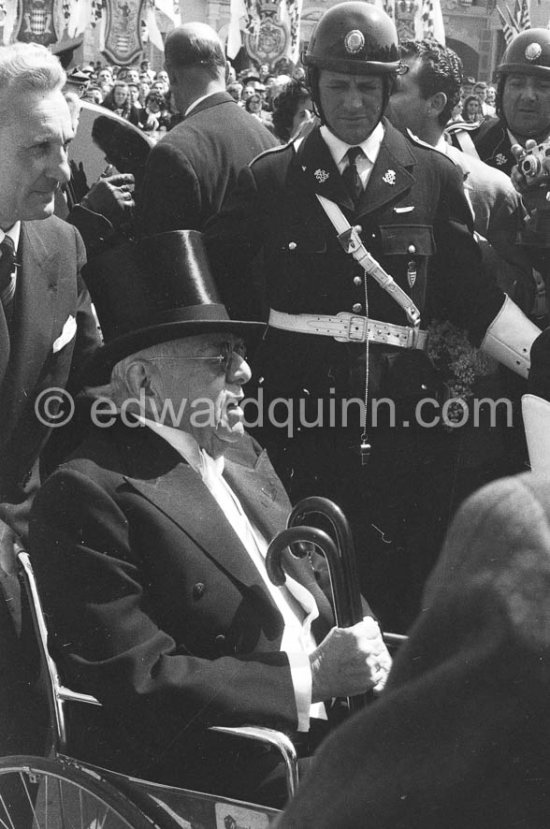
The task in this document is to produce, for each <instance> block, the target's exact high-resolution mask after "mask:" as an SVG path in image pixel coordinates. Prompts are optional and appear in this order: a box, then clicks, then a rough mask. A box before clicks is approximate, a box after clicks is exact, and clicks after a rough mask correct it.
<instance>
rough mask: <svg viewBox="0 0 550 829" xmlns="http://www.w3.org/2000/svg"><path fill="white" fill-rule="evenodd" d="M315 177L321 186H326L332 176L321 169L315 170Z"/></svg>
mask: <svg viewBox="0 0 550 829" xmlns="http://www.w3.org/2000/svg"><path fill="white" fill-rule="evenodd" d="M313 175H314V176H315V178H316V179H317V181H318V182H319V184H324V183H325V181H326V180H327V178H328V177H329V175H330V174H329V173H327V171H326V170H321V169H319V170H315V172H314V173H313Z"/></svg>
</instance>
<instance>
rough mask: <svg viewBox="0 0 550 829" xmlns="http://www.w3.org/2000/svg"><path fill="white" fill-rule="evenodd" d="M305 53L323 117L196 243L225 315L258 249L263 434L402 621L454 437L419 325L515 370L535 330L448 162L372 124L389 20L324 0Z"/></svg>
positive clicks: (285, 472) (260, 165) (443, 501)
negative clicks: (323, 505) (339, 528)
mask: <svg viewBox="0 0 550 829" xmlns="http://www.w3.org/2000/svg"><path fill="white" fill-rule="evenodd" d="M305 60H306V63H307V65H308V71H309V84H310V87H311V89H312V97H313V101H314V103H315V106H316V108H317V111H318V113H319V115H320V117H321V121H322V126H321V127H320V128H316V129H314V130H313V131H312V132H311V133H310V134H309V135H308V136H307V137H306V138H305V139H304V140H303V142H302V143H301V144H300V145H299V146H297V147H296V146H292V145H290V146H287V147H282V148H280V149H278V150H274V151H271V152H268V153H264V154H263V155H262V156H260V157H259V158H258V159H256V160H255V161H254V162H253V163H252V164H251V165H250V167H247V168H244V170H243V171H242V172H241V175H240V179H239V184H238V185H237V187H236V188H235V190H234V191H233V193H232V194H231V195H230V196H229V198H228V200H227V202H226V203H225V205H224V207H223V208H222V210H221V212H220V213H219V214H218V216H217V217H215V218H214V219H213V220H212V221H211V223H210V224H209V226H208V227H207V230H206V231H205V236H206V242H207V246H208V250H209V254H210V256H211V262H212V263H213V269H214V273H215V274H216V276H217V279H218V282H219V285H220V288H221V291H222V295H223V297H224V300H225V302H226V304H228V306H229V307H230V309H232V311H233V312H234V313H237V314H238V311H239V306H238V305H235V302H234V300H235V296H237V295H239V296H241V295H245V294H246V290H245V289H243V288H242V281H243V275H246V267H247V264H248V262H249V261H250V259H251V257H253V256H255V255H256V254H257V253H258V251H262V252H263V256H264V261H265V268H264V273H265V281H266V283H267V292H268V297H269V304H270V306H271V311H270V318H269V323H270V324H269V327H268V330H267V333H266V335H265V337H264V339H263V340H262V343H261V345H260V347H259V349H258V351H257V353H256V355H255V363H253V367H254V373H255V377H256V382H257V384H258V386H259V389H260V391H261V395H262V396H263V401H264V410H263V411H264V419H263V424H264V427H265V428H264V429H263V431H262V433H261V441H262V443H264V445H266V447H267V449H268V451H269V452H270V457H271V459H272V461H273V462H274V465H275V468H276V469H277V471H278V473H279V474H280V475H281V478H282V480H283V482H284V483H285V485H288V486H289V487H290V488H291V489H290V491H291V498H293V499H297V498H300V497H303V496H305V495H310V494H315V493H316V494H320V493H322V494H323V495H326V496H327V497H329V498H332V499H333V500H335V501H336V502H338V503H339V504H340V505H341V506H342V508H343V509H344V511H345V512H346V513H347V514H348V516H349V518H350V520H351V521H352V526H353V528H354V531H355V533H356V541H358V543H356V548H358V551H359V568H360V572H361V577H362V579H363V582H362V583H363V586H364V588H366V585H367V584H368V585H370V587H369V596H370V595H372V597H373V602H374V603H375V608H376V609H377V612H378V613H380V614H381V616H382V618H383V621H384V625H385V626H386V627H387V628H388V629H393V630H395V629H400V628H401V629H403V627H405V626H406V625H407V624H408V623H410V621H411V617H412V616H414V614H415V613H417V612H418V609H419V599H420V593H421V590H420V585H421V584H422V582H423V580H424V578H425V577H426V574H427V571H428V570H429V569H430V567H431V566H432V565H433V563H434V559H435V556H436V555H437V551H438V550H439V547H440V541H441V540H442V534H443V531H444V528H445V525H446V521H447V520H448V514H449V498H450V495H451V492H452V487H453V483H454V474H453V463H454V459H453V453H454V452H455V451H456V447H457V443H458V440H459V438H458V435H457V430H455V431H454V433H450V432H449V431H448V430H445V429H443V428H434V427H435V426H436V425H437V424H438V423H439V425H440V427H441V426H442V425H443V421H442V417H441V415H442V410H441V407H440V402H441V401H440V402H439V403H438V401H437V395H438V394H440V393H441V389H439V390H438V386H437V378H436V377H434V372H433V367H432V364H431V363H430V360H429V358H428V355H427V351H429V343H428V334H427V329H428V326H429V325H430V323H432V321H438V322H443V321H447V320H449V321H451V322H452V323H454V324H455V325H457V326H459V327H461V328H464V329H466V330H467V331H468V332H469V335H470V337H471V339H472V341H473V343H474V344H475V345H479V344H480V343H481V342H482V341H483V346H484V348H486V349H488V350H489V352H490V353H491V354H492V355H493V356H495V357H497V359H500V360H502V361H505V362H507V363H508V364H509V365H510V366H511V367H514V368H516V369H520V370H523V372H524V373H525V374H526V371H527V366H528V356H529V347H530V345H531V342H532V341H533V339H535V337H536V336H537V334H538V333H539V331H538V329H537V328H536V327H535V326H534V325H532V324H531V323H530V322H529V321H528V320H527V319H526V318H525V317H524V315H523V314H522V313H521V311H520V310H519V309H518V308H517V306H515V305H514V303H513V302H512V301H511V300H510V299H508V298H505V296H504V294H503V293H502V291H501V290H500V289H499V288H498V287H497V286H496V284H494V283H493V282H492V281H491V280H490V279H489V278H488V276H487V274H486V273H484V272H483V271H482V268H481V260H480V254H479V249H478V247H477V245H476V242H475V241H474V238H473V236H472V232H471V224H472V213H471V209H470V207H469V205H468V204H467V202H466V200H465V197H464V192H463V186H462V175H461V174H460V173H459V171H458V169H457V167H456V166H455V165H454V164H453V163H452V162H451V161H450V160H449V159H447V158H445V157H444V156H443V155H442V154H441V153H438V152H436V151H435V150H434V149H432V148H430V147H427V146H426V145H425V144H422V143H421V142H413V141H409V140H408V139H407V138H405V137H404V136H403V135H402V134H401V133H399V132H397V131H396V130H395V129H394V128H393V127H392V126H391V124H389V123H388V122H387V121H386V120H385V119H384V118H383V113H384V110H385V108H386V106H387V103H388V100H389V97H390V93H391V90H392V86H393V82H394V79H395V77H396V74H397V73H398V72H402V71H403V70H404V67H403V66H402V65H401V64H400V61H399V52H398V45H397V34H396V31H395V27H394V25H393V22H392V21H391V20H390V19H389V18H388V17H387V15H385V14H384V12H382V11H380V10H378V9H377V8H375V7H374V6H373V5H372V4H369V3H362V2H347V3H341V4H339V5H337V6H333V7H332V8H331V9H329V10H328V11H327V12H326V14H325V15H324V16H323V17H322V19H321V21H320V22H319V25H318V27H317V29H316V33H315V36H314V37H313V38H312V40H311V42H310V45H309V48H308V53H307V55H306V56H305ZM323 199H324V201H323ZM335 210H336V214H335ZM329 216H332V217H333V218H330V217H329ZM362 246H363V247H362ZM367 251H368V252H369V253H370V254H371V255H372V256H373V257H374V258H375V259H376V260H377V261H378V262H379V263H380V264H381V267H382V269H383V270H384V271H385V272H386V275H385V276H384V275H383V273H382V272H381V271H380V269H378V270H377V269H376V266H375V265H374V264H373V263H372V262H369V260H368V256H367ZM358 260H359V261H358ZM388 275H390V276H391V277H392V279H391V280H390V279H389V278H388ZM384 284H385V285H386V287H384ZM239 288H240V290H239ZM455 356H456V355H455ZM451 396H452V397H455V396H457V395H455V394H454V393H452V394H451ZM278 398H284V399H283V401H281V402H277V399H278ZM434 398H435V400H434ZM381 400H384V401H386V402H385V403H382V405H380V406H378V405H376V403H375V401H381ZM388 401H389V405H388ZM423 401H424V402H423ZM350 403H351V405H348V404H350ZM434 403H435V406H434ZM277 407H279V408H277ZM445 411H446V410H443V417H445V414H444V413H445ZM270 412H271V413H272V414H273V412H274V413H275V416H276V419H277V421H278V423H277V422H274V420H275V419H274V417H273V416H271V417H269V415H270ZM428 412H429V413H430V414H429V416H428ZM466 419H467V418H466ZM290 420H293V422H292V423H290ZM426 420H428V421H429V422H428V423H427V422H426ZM370 590H372V593H371V592H370ZM377 603H378V604H377ZM386 614H387V615H386ZM398 625H399V626H400V628H398V627H397V626H398Z"/></svg>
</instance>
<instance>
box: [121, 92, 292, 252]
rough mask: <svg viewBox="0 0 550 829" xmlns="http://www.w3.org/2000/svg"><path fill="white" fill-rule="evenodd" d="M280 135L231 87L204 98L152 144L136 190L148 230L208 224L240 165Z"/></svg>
mask: <svg viewBox="0 0 550 829" xmlns="http://www.w3.org/2000/svg"><path fill="white" fill-rule="evenodd" d="M276 144H277V140H276V139H275V138H274V136H273V135H272V134H271V133H270V132H269V130H268V129H266V127H265V126H264V125H263V124H261V123H260V121H258V119H257V118H253V117H252V116H251V115H250V114H249V113H248V112H246V111H245V110H244V109H242V108H241V107H240V106H238V104H237V103H236V102H235V101H234V100H233V98H232V97H231V95H229V93H227V92H218V93H216V94H215V95H211V96H209V97H208V98H206V99H205V100H204V101H201V102H200V103H199V104H198V105H197V106H196V108H195V109H193V110H192V111H191V112H190V113H189V115H188V116H187V117H186V118H184V120H183V121H182V122H181V123H180V124H178V125H177V126H176V127H174V129H172V130H170V132H168V133H167V134H166V135H165V136H164V137H163V138H162V139H161V140H160V141H159V143H158V144H157V145H156V146H155V147H154V148H153V149H152V150H151V153H150V154H149V157H148V159H147V166H146V168H145V178H144V181H143V185H142V187H141V190H140V191H139V192H138V193H137V194H136V204H137V215H138V224H139V228H140V231H141V233H142V235H144V236H151V235H153V234H154V233H163V232H164V231H167V230H202V229H203V228H204V225H205V223H206V221H207V219H209V218H210V217H211V216H213V215H215V214H216V213H217V212H218V210H219V209H220V207H221V205H222V203H223V200H224V198H225V196H226V194H227V193H228V192H229V191H230V190H231V188H232V187H233V186H234V184H235V182H236V181H237V176H238V174H239V172H240V170H241V169H242V168H243V167H244V166H245V165H246V164H249V163H250V162H251V161H252V159H253V158H254V157H255V156H257V155H259V153H261V152H263V151H264V150H267V149H268V148H269V147H274V146H275V145H276Z"/></svg>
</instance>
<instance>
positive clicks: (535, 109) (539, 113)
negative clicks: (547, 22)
mask: <svg viewBox="0 0 550 829" xmlns="http://www.w3.org/2000/svg"><path fill="white" fill-rule="evenodd" d="M497 74H498V85H497V97H496V111H497V116H498V119H497V120H496V121H493V122H488V127H487V128H486V129H485V128H484V127H482V128H481V130H480V131H479V133H478V134H477V137H475V138H474V143H475V147H476V150H477V152H478V154H479V157H480V158H481V160H482V161H485V162H486V163H487V164H490V165H491V167H497V168H498V169H499V170H503V171H504V172H505V173H506V174H507V175H510V173H511V170H512V167H513V166H514V164H515V163H516V159H515V157H514V155H513V153H512V152H511V147H512V146H513V145H514V144H521V146H524V145H525V142H526V141H527V140H528V139H534V140H535V141H537V142H541V141H543V140H545V139H546V138H548V136H549V135H550V30H548V29H526V30H525V31H523V32H520V33H519V34H518V35H516V37H515V38H514V39H513V40H512V42H511V43H510V44H509V46H508V48H507V49H506V51H505V52H504V55H503V57H502V62H501V64H500V65H499V66H498V68H497Z"/></svg>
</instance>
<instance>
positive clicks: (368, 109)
mask: <svg viewBox="0 0 550 829" xmlns="http://www.w3.org/2000/svg"><path fill="white" fill-rule="evenodd" d="M383 97H384V95H383V82H382V78H381V77H380V76H379V75H348V74H346V73H344V72H332V71H330V70H328V69H322V70H321V73H320V77H319V98H320V103H321V108H322V110H323V114H324V116H325V120H326V122H327V125H328V127H329V128H330V130H331V131H332V132H333V133H334V135H336V136H338V138H340V139H341V140H342V141H345V142H346V143H347V144H360V143H361V142H362V141H364V140H365V138H367V137H368V136H369V135H370V134H371V132H372V131H373V129H374V128H375V126H376V125H377V123H378V122H379V121H380V118H381V117H382V103H383Z"/></svg>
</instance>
